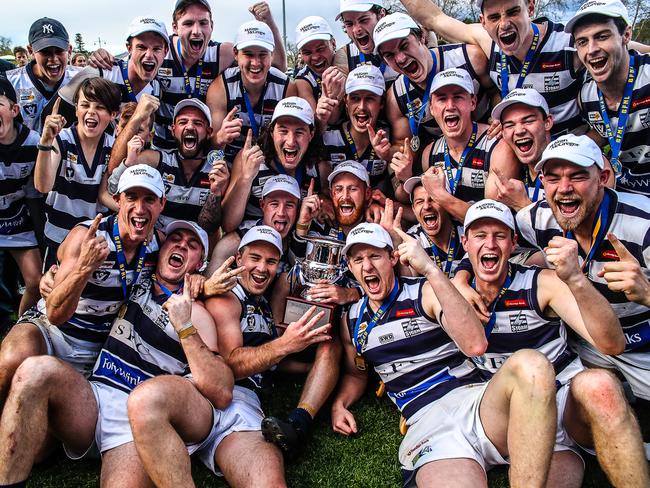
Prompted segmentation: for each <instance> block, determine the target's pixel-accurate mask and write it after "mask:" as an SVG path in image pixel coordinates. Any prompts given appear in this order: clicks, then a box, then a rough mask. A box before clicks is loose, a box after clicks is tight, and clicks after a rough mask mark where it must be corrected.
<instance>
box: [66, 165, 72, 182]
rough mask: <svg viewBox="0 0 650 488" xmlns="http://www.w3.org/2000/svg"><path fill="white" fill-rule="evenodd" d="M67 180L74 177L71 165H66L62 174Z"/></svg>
mask: <svg viewBox="0 0 650 488" xmlns="http://www.w3.org/2000/svg"><path fill="white" fill-rule="evenodd" d="M63 177H64V178H65V179H66V180H67V181H71V180H73V179H74V168H73V167H72V166H66V167H65V169H64V176H63Z"/></svg>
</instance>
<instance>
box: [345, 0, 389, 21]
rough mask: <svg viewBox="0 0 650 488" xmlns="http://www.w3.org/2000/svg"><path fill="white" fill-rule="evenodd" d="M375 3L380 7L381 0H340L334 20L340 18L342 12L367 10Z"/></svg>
mask: <svg viewBox="0 0 650 488" xmlns="http://www.w3.org/2000/svg"><path fill="white" fill-rule="evenodd" d="M375 5H377V6H378V7H381V6H382V4H381V0H377V1H375V2H373V1H371V0H341V3H340V6H339V14H338V15H337V16H336V20H339V19H340V18H341V14H342V13H343V12H367V11H368V10H370V9H371V8H372V7H374V6H375Z"/></svg>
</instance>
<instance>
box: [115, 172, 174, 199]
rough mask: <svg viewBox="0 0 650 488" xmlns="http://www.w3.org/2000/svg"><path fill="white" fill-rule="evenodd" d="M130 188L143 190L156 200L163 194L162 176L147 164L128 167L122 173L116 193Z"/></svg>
mask: <svg viewBox="0 0 650 488" xmlns="http://www.w3.org/2000/svg"><path fill="white" fill-rule="evenodd" d="M131 188H145V189H147V190H149V191H150V192H151V193H153V194H154V195H156V196H157V197H158V198H161V197H162V196H163V195H164V194H165V185H164V184H163V180H162V176H160V171H158V170H157V169H156V168H152V167H151V166H149V165H148V164H136V165H135V166H130V167H129V168H127V169H126V171H124V173H122V175H121V176H120V181H119V182H118V184H117V193H122V192H124V191H126V190H129V189H131Z"/></svg>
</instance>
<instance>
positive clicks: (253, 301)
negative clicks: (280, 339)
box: [232, 283, 277, 391]
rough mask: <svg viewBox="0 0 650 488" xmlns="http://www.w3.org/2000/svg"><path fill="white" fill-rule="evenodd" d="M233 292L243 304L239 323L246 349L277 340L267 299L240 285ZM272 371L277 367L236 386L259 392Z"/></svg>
mask: <svg viewBox="0 0 650 488" xmlns="http://www.w3.org/2000/svg"><path fill="white" fill-rule="evenodd" d="M232 292H233V293H234V294H235V296H236V297H237V299H238V300H239V303H240V304H241V314H240V315H239V323H240V326H241V332H242V337H243V341H244V342H243V345H244V347H257V346H261V345H262V344H266V343H267V342H269V341H271V340H273V339H275V338H276V337H277V331H276V329H275V323H274V322H273V314H272V312H271V305H270V304H269V302H268V301H267V300H266V298H264V297H263V296H253V295H251V294H250V293H248V292H247V291H246V290H245V289H244V287H243V286H241V285H240V284H239V283H237V284H236V285H235V287H234V288H233V289H232ZM272 369H275V366H274V367H273V368H271V369H270V370H267V371H263V372H260V373H256V374H254V375H252V376H249V377H248V378H243V379H240V380H237V381H236V383H235V384H237V385H239V386H243V387H245V388H248V389H250V390H253V391H255V390H258V389H260V388H262V386H264V385H265V379H266V377H267V376H268V375H267V373H268V372H270V371H271V370H272Z"/></svg>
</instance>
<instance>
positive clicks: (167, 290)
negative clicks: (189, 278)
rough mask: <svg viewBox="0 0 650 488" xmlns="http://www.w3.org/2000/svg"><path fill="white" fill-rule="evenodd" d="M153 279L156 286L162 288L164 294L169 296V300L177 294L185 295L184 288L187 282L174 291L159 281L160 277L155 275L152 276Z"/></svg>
mask: <svg viewBox="0 0 650 488" xmlns="http://www.w3.org/2000/svg"><path fill="white" fill-rule="evenodd" d="M152 278H153V280H154V281H155V282H156V284H157V285H158V286H159V287H160V289H161V290H162V292H163V293H164V294H165V295H166V296H167V298H169V297H171V296H172V295H173V294H175V293H177V294H179V295H180V294H181V293H183V287H184V286H185V282H183V283H181V284H180V285H178V288H176V289H175V290H174V291H172V290H170V289H169V288H167V287H166V286H165V285H163V284H162V283H161V282H160V281H158V277H157V276H156V275H155V274H154V275H153V276H152Z"/></svg>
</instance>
